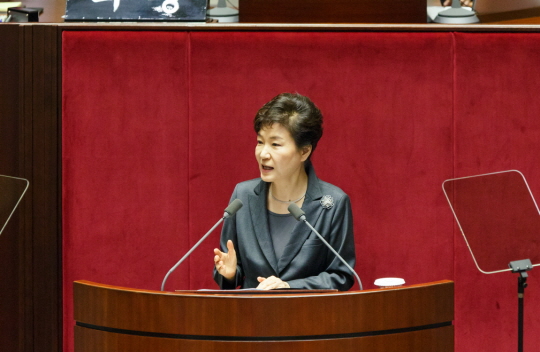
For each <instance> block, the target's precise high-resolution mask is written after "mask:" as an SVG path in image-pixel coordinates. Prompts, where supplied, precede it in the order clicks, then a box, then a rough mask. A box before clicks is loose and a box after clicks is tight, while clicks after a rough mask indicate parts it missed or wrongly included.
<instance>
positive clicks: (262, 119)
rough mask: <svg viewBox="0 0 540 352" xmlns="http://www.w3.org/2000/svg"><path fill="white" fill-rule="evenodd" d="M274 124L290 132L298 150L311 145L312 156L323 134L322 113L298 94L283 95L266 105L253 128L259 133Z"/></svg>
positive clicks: (254, 122)
mask: <svg viewBox="0 0 540 352" xmlns="http://www.w3.org/2000/svg"><path fill="white" fill-rule="evenodd" d="M274 123H279V124H280V125H282V126H283V127H285V128H286V129H287V130H288V131H289V133H290V134H291V136H292V138H293V139H294V142H295V144H296V147H297V148H298V149H300V148H302V147H306V146H308V145H311V154H313V152H314V151H315V148H316V147H317V143H318V142H319V139H321V137H322V134H323V127H322V123H323V116H322V114H321V111H320V110H319V108H318V107H317V106H315V104H313V102H312V101H311V100H310V99H309V98H308V97H305V96H303V95H300V94H298V93H294V94H293V93H281V94H279V95H278V96H276V97H274V99H272V100H270V101H269V102H268V103H266V104H264V106H263V107H262V108H261V109H260V110H259V111H258V112H257V115H255V119H254V120H253V127H254V128H255V132H256V133H259V131H260V130H261V129H263V128H266V127H270V126H272V125H273V124H274ZM310 157H311V155H310Z"/></svg>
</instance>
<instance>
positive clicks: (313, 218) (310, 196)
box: [277, 165, 323, 274]
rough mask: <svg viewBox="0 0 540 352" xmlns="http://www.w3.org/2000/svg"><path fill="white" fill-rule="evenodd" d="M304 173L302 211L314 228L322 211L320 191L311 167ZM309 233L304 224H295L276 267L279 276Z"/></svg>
mask: <svg viewBox="0 0 540 352" xmlns="http://www.w3.org/2000/svg"><path fill="white" fill-rule="evenodd" d="M306 171H308V189H307V192H306V198H305V200H304V204H302V210H303V211H304V212H305V213H306V220H307V221H308V222H309V223H310V224H311V225H312V226H314V225H315V224H316V223H317V219H319V216H320V215H321V214H322V211H323V208H322V206H321V203H320V200H321V198H322V191H321V189H320V185H319V179H318V178H317V176H316V175H315V172H314V171H313V167H311V165H309V166H308V167H307V168H306ZM311 232H312V231H311V230H310V229H309V227H308V226H307V225H306V224H304V222H303V221H299V222H298V224H296V226H295V227H294V230H293V232H292V235H291V239H290V241H289V243H288V244H287V246H286V247H285V250H284V252H283V255H282V256H281V258H280V259H279V262H278V265H277V267H278V274H281V271H283V270H284V269H285V268H286V267H287V265H289V264H290V262H291V261H292V260H293V259H294V257H296V255H297V254H298V252H299V251H300V249H301V248H302V246H303V244H304V242H305V241H306V239H307V238H308V237H309V235H310V234H311Z"/></svg>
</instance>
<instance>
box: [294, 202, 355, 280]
mask: <svg viewBox="0 0 540 352" xmlns="http://www.w3.org/2000/svg"><path fill="white" fill-rule="evenodd" d="M287 210H289V213H291V214H292V216H294V218H295V219H296V220H297V221H303V222H305V223H306V225H307V226H309V228H310V229H311V230H312V231H313V232H314V233H315V234H316V235H317V236H318V237H319V239H320V240H321V241H323V243H324V244H325V245H326V247H328V248H329V249H330V250H331V251H332V253H334V254H335V255H336V257H337V258H338V259H339V260H341V262H342V263H343V264H345V266H346V267H347V268H349V270H350V271H351V272H352V273H353V274H354V276H355V277H356V280H357V281H358V285H359V286H360V290H363V289H364V288H363V287H362V281H360V277H358V274H357V273H356V271H354V269H353V268H351V266H350V265H349V264H348V263H347V262H346V261H345V259H343V258H342V257H341V256H340V255H339V254H338V252H336V251H335V250H334V248H332V246H331V245H330V244H329V243H328V242H326V240H325V239H324V238H323V237H322V236H321V234H320V233H318V232H317V230H315V229H314V228H313V226H311V224H310V223H309V222H308V221H307V220H306V215H305V214H306V213H304V211H303V210H302V209H300V207H298V205H296V204H295V203H291V204H290V205H289V207H288V208H287Z"/></svg>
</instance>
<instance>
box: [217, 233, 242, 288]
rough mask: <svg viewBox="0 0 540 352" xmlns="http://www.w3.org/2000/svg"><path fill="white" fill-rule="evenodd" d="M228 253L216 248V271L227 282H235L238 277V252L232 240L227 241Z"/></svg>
mask: <svg viewBox="0 0 540 352" xmlns="http://www.w3.org/2000/svg"><path fill="white" fill-rule="evenodd" d="M227 250H228V252H227V253H224V252H222V251H220V250H219V249H217V248H214V254H215V256H214V264H215V266H216V270H217V271H218V273H220V274H221V275H222V276H223V277H225V278H226V279H227V280H234V277H235V276H236V264H237V261H236V251H235V250H234V245H233V243H232V241H231V240H228V241H227Z"/></svg>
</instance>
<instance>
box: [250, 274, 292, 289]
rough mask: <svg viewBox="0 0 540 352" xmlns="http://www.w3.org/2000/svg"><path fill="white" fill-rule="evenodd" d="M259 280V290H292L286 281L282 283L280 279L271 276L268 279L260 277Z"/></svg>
mask: <svg viewBox="0 0 540 352" xmlns="http://www.w3.org/2000/svg"><path fill="white" fill-rule="evenodd" d="M257 280H258V281H259V282H260V284H259V286H257V288H258V289H261V290H272V289H275V288H290V287H291V286H289V284H288V283H286V282H285V281H282V280H281V279H280V278H279V277H275V276H270V277H267V278H264V277H260V276H259V277H258V278H257Z"/></svg>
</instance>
